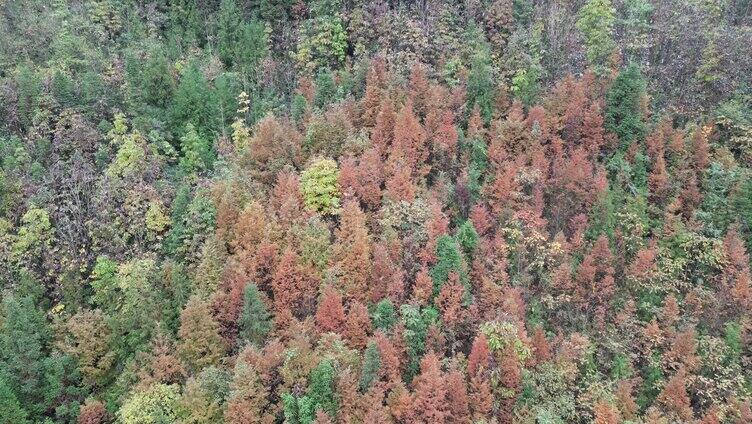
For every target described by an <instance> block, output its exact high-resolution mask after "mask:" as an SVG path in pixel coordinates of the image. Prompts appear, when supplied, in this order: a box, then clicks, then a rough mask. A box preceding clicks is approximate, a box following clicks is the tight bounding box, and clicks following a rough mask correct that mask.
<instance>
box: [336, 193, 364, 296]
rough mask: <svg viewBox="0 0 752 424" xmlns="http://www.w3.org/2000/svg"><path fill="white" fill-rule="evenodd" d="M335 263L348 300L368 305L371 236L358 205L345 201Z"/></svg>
mask: <svg viewBox="0 0 752 424" xmlns="http://www.w3.org/2000/svg"><path fill="white" fill-rule="evenodd" d="M332 250H333V251H332V260H333V264H334V269H335V272H336V273H337V275H338V277H339V278H338V284H339V285H340V288H341V292H342V293H343V294H344V297H345V299H347V300H357V301H359V302H365V300H366V299H367V296H368V284H369V280H370V278H371V236H370V234H369V232H368V227H367V226H366V215H365V213H363V211H362V210H361V209H360V206H359V205H358V203H357V202H355V201H353V200H349V201H346V202H345V204H344V206H343V208H342V212H341V213H340V224H339V228H338V229H337V231H336V242H335V244H334V246H333V249H332Z"/></svg>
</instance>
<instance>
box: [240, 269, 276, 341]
mask: <svg viewBox="0 0 752 424" xmlns="http://www.w3.org/2000/svg"><path fill="white" fill-rule="evenodd" d="M238 324H240V338H241V339H243V340H247V341H248V342H250V343H252V344H253V345H255V346H257V347H262V346H263V345H264V343H265V341H266V335H267V334H269V332H270V331H271V329H272V322H271V314H269V311H268V310H267V308H266V304H265V303H264V301H263V300H262V299H261V292H259V290H258V287H256V284H254V283H251V284H248V285H247V286H246V287H245V291H244V292H243V311H242V313H241V314H240V321H239V323H238Z"/></svg>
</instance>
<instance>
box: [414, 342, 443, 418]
mask: <svg viewBox="0 0 752 424" xmlns="http://www.w3.org/2000/svg"><path fill="white" fill-rule="evenodd" d="M413 387H414V394H413V402H412V408H411V411H410V418H409V420H408V421H407V422H408V423H411V424H418V423H437V424H443V423H447V422H448V420H449V405H448V403H447V388H446V385H445V376H444V373H443V372H442V371H441V365H440V363H439V357H438V355H436V354H435V353H433V352H429V353H427V354H426V355H425V356H424V357H423V359H422V360H421V361H420V374H419V375H418V376H417V377H416V378H415V381H413Z"/></svg>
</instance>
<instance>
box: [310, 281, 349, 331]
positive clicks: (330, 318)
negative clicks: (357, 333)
mask: <svg viewBox="0 0 752 424" xmlns="http://www.w3.org/2000/svg"><path fill="white" fill-rule="evenodd" d="M344 325H345V307H344V306H343V305H342V295H341V294H339V292H337V291H336V290H335V289H334V288H332V287H331V286H326V287H324V290H323V292H322V294H321V297H320V299H319V304H318V307H317V308H316V326H317V327H318V329H319V330H320V331H322V332H329V331H331V332H335V333H340V334H342V333H343V331H344V328H345V327H344Z"/></svg>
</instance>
